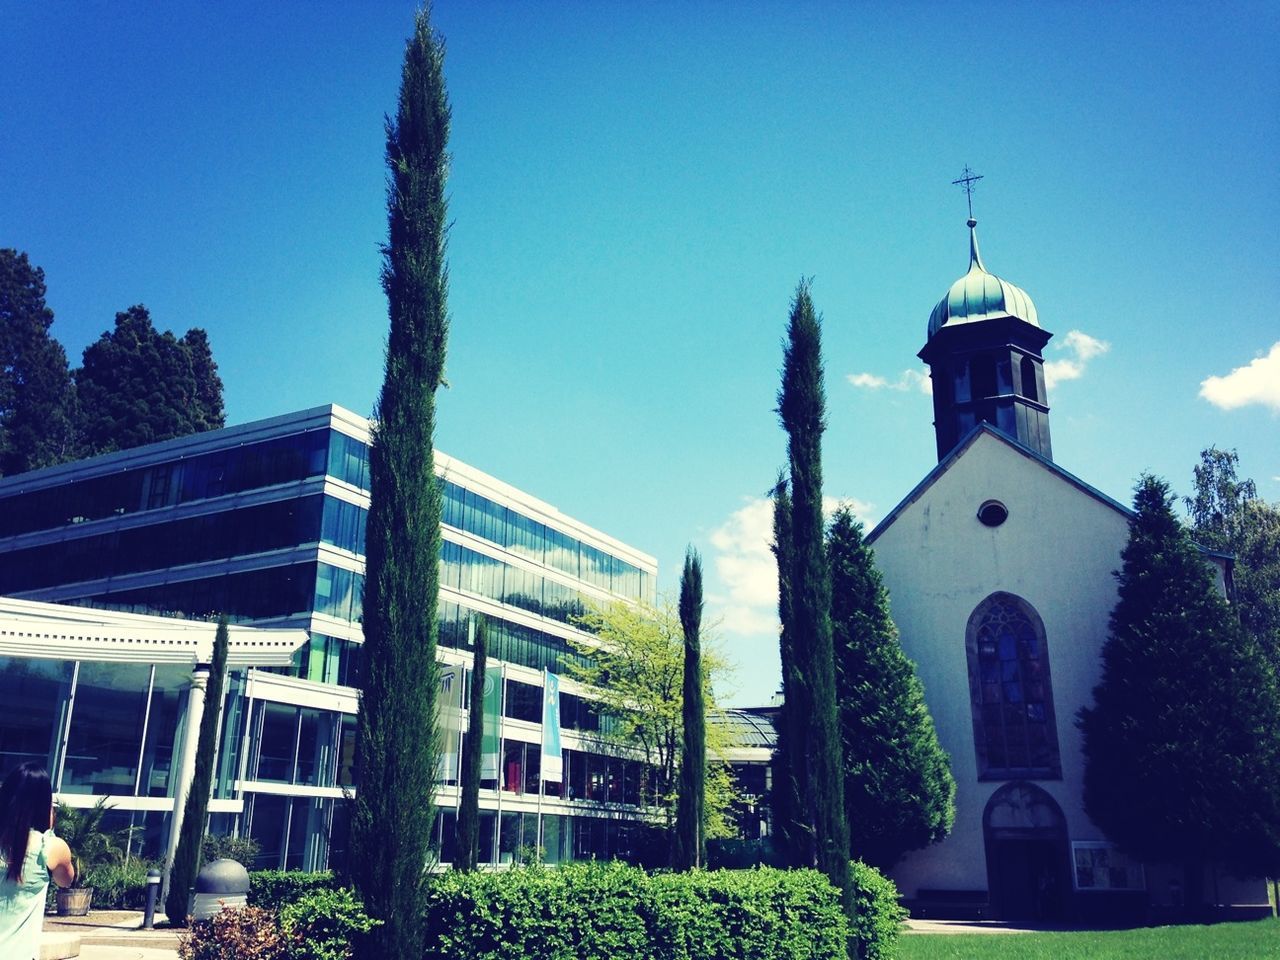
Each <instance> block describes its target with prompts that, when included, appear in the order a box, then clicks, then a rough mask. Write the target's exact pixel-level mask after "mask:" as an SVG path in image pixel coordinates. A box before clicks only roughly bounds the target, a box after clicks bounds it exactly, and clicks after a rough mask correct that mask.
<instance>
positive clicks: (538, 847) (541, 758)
mask: <svg viewBox="0 0 1280 960" xmlns="http://www.w3.org/2000/svg"><path fill="white" fill-rule="evenodd" d="M547 673H548V671H547V668H546V667H543V668H542V702H543V707H542V726H543V729H542V730H540V731H539V733H540V734H541V737H540V740H541V742H540V743H539V744H538V831H537V833H535V834H534V837H533V853H534V856H536V857H537V858H538V862H539V863H541V862H542V795H543V794H544V793H546V788H545V787H544V786H543V774H544V773H545V772H546V769H547V763H546V761H547V758H546V751H545V750H544V749H543V748H544V747H545V746H546V743H547V731H546V726H547V708H546V701H547V683H548V678H547Z"/></svg>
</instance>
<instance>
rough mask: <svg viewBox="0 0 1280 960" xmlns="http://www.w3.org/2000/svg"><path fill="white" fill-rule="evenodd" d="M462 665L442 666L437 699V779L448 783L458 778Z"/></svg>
mask: <svg viewBox="0 0 1280 960" xmlns="http://www.w3.org/2000/svg"><path fill="white" fill-rule="evenodd" d="M462 669H463V668H462V667H460V666H449V667H445V666H442V667H441V668H440V696H439V697H438V698H437V700H436V711H437V713H438V717H437V720H438V726H439V729H440V768H439V769H438V770H437V771H436V779H437V780H438V781H439V782H441V783H448V782H450V781H456V780H457V779H458V760H459V757H458V736H459V734H460V733H461V731H462Z"/></svg>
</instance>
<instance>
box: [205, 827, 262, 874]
mask: <svg viewBox="0 0 1280 960" xmlns="http://www.w3.org/2000/svg"><path fill="white" fill-rule="evenodd" d="M261 852H262V846H261V845H260V844H259V843H258V841H257V840H254V839H253V838H252V837H215V836H214V835H213V834H206V835H205V838H204V845H203V847H201V850H200V858H201V859H200V863H201V864H202V865H203V864H206V863H210V862H211V861H213V860H234V861H236V863H240V864H243V865H244V866H246V867H248V866H251V865H252V864H253V861H254V859H255V858H256V857H257V856H258V854H259V853H261Z"/></svg>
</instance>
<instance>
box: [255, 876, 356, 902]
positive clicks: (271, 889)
mask: <svg viewBox="0 0 1280 960" xmlns="http://www.w3.org/2000/svg"><path fill="white" fill-rule="evenodd" d="M339 886H340V884H339V883H338V881H337V880H335V879H334V876H333V872H332V871H331V870H323V871H321V872H319V873H308V872H306V871H305V870H251V871H249V897H248V901H249V906H251V907H265V908H266V909H267V910H277V911H278V910H279V909H280V908H281V907H282V906H284V905H285V904H286V903H293V902H294V901H296V900H298V899H300V898H301V897H303V896H305V895H306V894H308V893H313V892H315V891H318V890H336V889H337V888H338V887H339Z"/></svg>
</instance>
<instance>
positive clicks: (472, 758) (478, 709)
mask: <svg viewBox="0 0 1280 960" xmlns="http://www.w3.org/2000/svg"><path fill="white" fill-rule="evenodd" d="M488 662H489V628H488V624H487V623H486V621H485V618H484V617H483V616H479V617H476V650H475V654H474V655H473V657H472V660H471V698H470V700H469V701H468V706H469V707H470V716H469V717H468V718H467V739H466V743H465V745H464V746H463V749H462V778H461V779H462V782H461V783H460V784H459V786H458V789H459V790H460V791H461V792H462V794H461V798H460V799H459V803H458V853H457V856H456V857H455V858H454V868H455V869H457V870H463V871H467V870H474V869H475V868H476V864H477V863H479V862H480V747H481V746H482V743H481V741H482V740H483V739H484V671H485V667H486V666H487V665H488Z"/></svg>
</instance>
